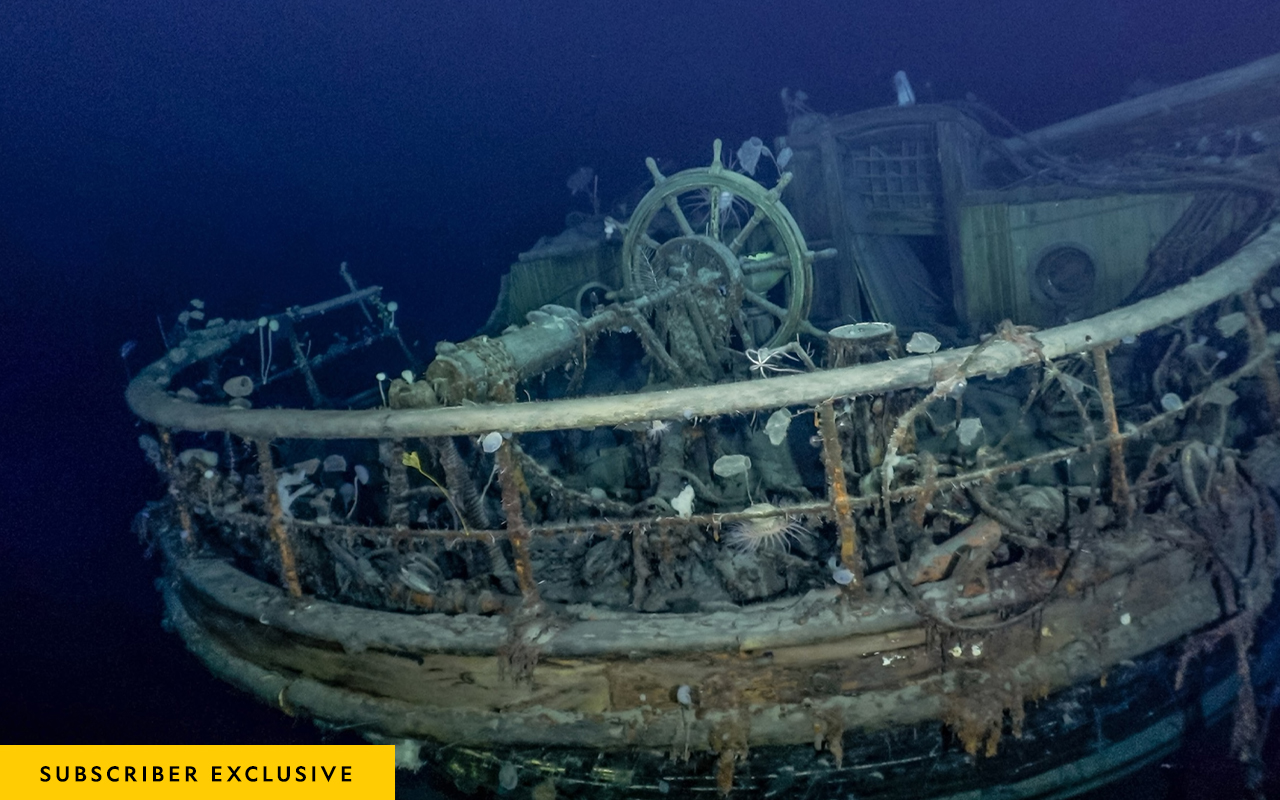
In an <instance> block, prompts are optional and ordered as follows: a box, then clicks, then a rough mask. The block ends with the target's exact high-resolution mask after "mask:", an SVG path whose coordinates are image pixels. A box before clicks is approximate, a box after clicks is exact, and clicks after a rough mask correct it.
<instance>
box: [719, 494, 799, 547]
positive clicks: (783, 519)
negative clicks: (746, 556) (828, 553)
mask: <svg viewBox="0 0 1280 800" xmlns="http://www.w3.org/2000/svg"><path fill="white" fill-rule="evenodd" d="M746 510H747V511H777V510H778V507H777V506H775V505H773V504H772V503H756V504H754V505H751V506H747V509H746ZM807 536H809V529H808V528H806V527H804V526H803V525H801V524H800V523H799V522H797V521H796V520H795V519H793V518H791V517H788V516H786V515H785V514H777V515H775V516H772V517H757V518H755V519H744V520H742V521H741V522H735V523H733V524H732V525H730V526H729V528H728V529H727V530H726V531H725V535H724V541H725V544H726V545H727V546H728V547H729V548H731V549H733V550H736V551H737V552H739V553H758V552H760V551H761V550H779V549H781V550H788V551H789V550H790V549H791V542H798V541H799V540H800V539H801V538H803V537H807Z"/></svg>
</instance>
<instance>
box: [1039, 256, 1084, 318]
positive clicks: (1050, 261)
mask: <svg viewBox="0 0 1280 800" xmlns="http://www.w3.org/2000/svg"><path fill="white" fill-rule="evenodd" d="M1097 277H1098V270H1097V267H1095V266H1094V263H1093V259H1092V258H1091V257H1090V256H1089V254H1088V253H1086V252H1085V251H1084V250H1081V249H1080V248H1079V247H1075V246H1073V245H1057V246H1054V247H1052V248H1050V249H1049V250H1047V251H1046V252H1045V253H1044V255H1042V256H1040V260H1039V261H1037V262H1036V265H1035V268H1034V269H1033V270H1032V278H1033V285H1034V286H1035V289H1036V294H1037V295H1038V296H1039V297H1040V298H1041V299H1043V300H1044V301H1046V302H1048V303H1050V304H1051V305H1055V306H1059V307H1073V306H1081V305H1084V304H1085V303H1087V302H1088V300H1089V297H1090V296H1091V295H1092V294H1093V287H1094V284H1095V282H1096V281H1097Z"/></svg>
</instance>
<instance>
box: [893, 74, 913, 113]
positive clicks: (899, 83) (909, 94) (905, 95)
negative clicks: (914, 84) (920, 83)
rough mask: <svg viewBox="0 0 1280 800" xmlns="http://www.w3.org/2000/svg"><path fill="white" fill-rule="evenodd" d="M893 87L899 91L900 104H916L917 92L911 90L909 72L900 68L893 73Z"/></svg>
mask: <svg viewBox="0 0 1280 800" xmlns="http://www.w3.org/2000/svg"><path fill="white" fill-rule="evenodd" d="M893 88H894V90H895V91H896V92H897V93H898V105H900V106H914V105H915V104H916V93H915V92H913V91H912V90H911V81H909V80H907V73H906V72H904V71H902V70H898V71H897V72H895V73H893Z"/></svg>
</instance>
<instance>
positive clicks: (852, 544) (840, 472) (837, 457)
mask: <svg viewBox="0 0 1280 800" xmlns="http://www.w3.org/2000/svg"><path fill="white" fill-rule="evenodd" d="M818 431H819V433H820V434H821V436H822V462H823V464H824V465H825V466H826V468H827V498H828V499H829V500H830V501H831V509H832V511H834V512H835V516H836V528H837V529H838V530H839V532H840V563H841V565H843V566H844V568H845V569H847V570H849V571H850V572H852V573H853V580H852V581H851V582H850V583H849V588H850V589H854V588H857V589H861V588H862V557H861V555H860V554H859V553H858V531H857V528H855V527H854V524H853V502H852V501H851V499H850V498H849V489H848V487H847V486H846V485H845V476H844V458H843V455H842V452H841V448H840V438H839V435H838V434H837V432H836V410H835V401H834V400H827V401H825V402H823V403H821V404H820V405H819V406H818Z"/></svg>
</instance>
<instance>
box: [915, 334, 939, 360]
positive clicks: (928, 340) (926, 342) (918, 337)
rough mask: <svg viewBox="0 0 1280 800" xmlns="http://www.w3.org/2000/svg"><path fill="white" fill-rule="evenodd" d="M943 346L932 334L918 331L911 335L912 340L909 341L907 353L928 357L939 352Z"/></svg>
mask: <svg viewBox="0 0 1280 800" xmlns="http://www.w3.org/2000/svg"><path fill="white" fill-rule="evenodd" d="M941 346H942V342H939V341H938V337H936V336H934V335H933V334H932V333H925V332H924V331H916V332H915V333H913V334H911V338H910V339H909V340H908V341H907V352H908V353H912V354H915V355H927V354H929V353H936V352H938V348H939V347H941Z"/></svg>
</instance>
